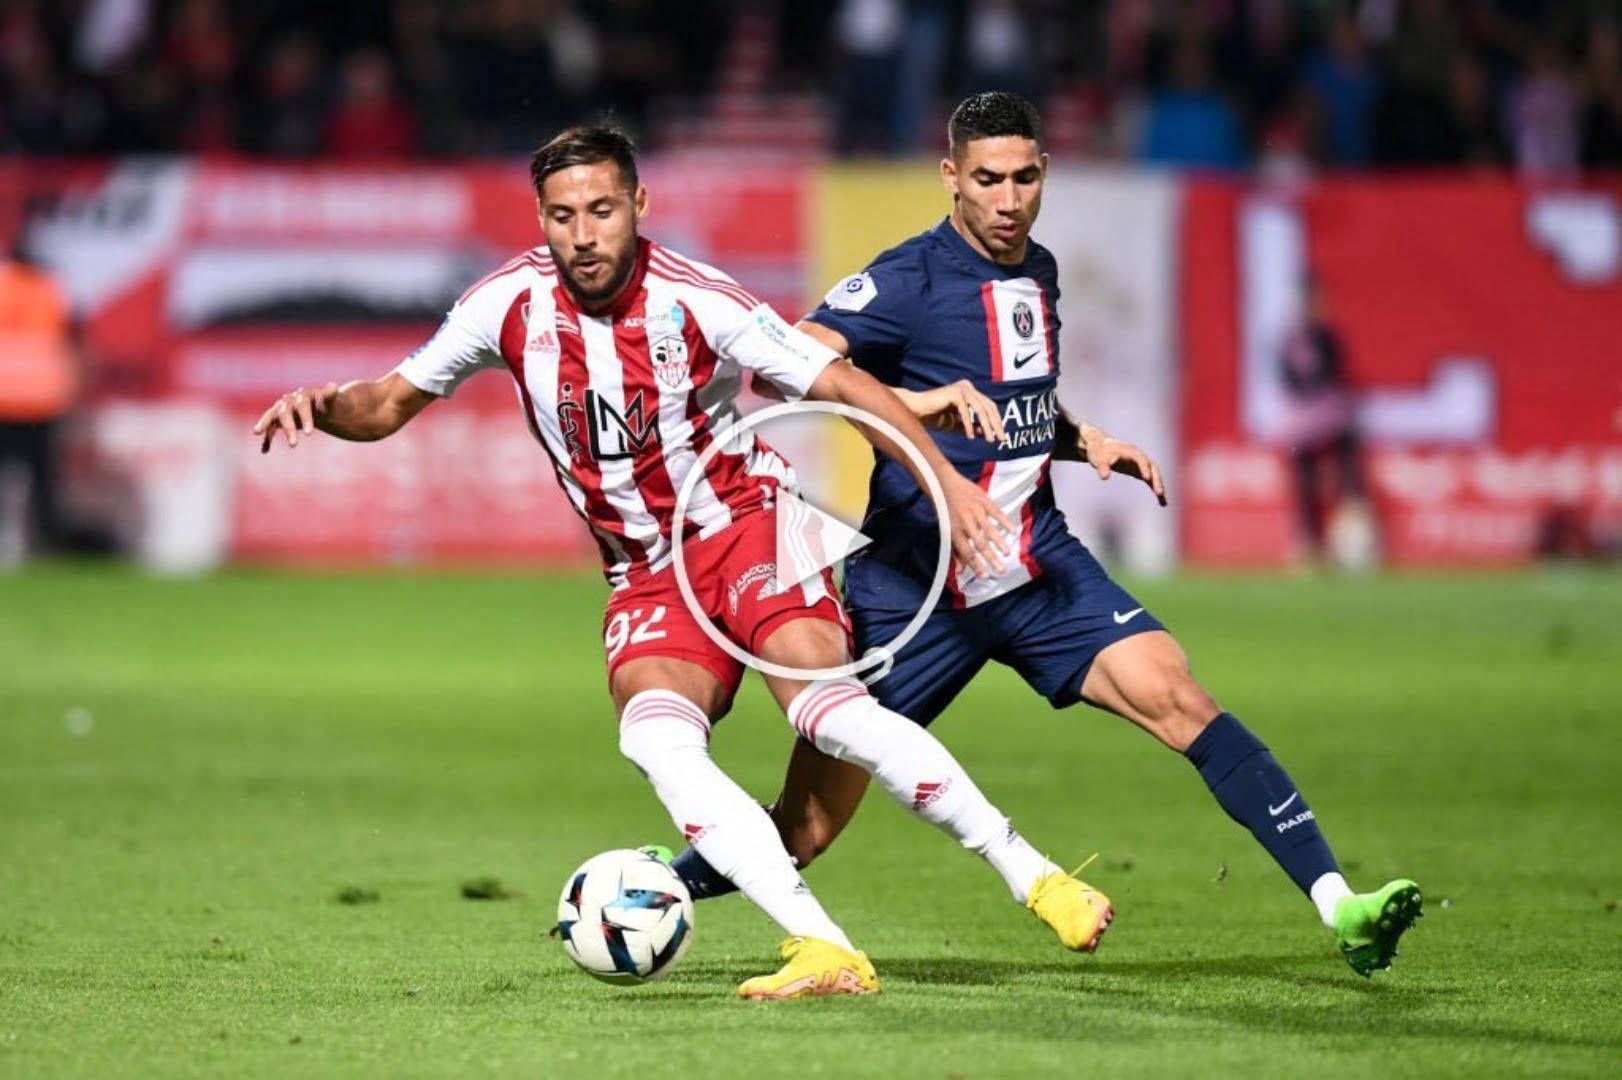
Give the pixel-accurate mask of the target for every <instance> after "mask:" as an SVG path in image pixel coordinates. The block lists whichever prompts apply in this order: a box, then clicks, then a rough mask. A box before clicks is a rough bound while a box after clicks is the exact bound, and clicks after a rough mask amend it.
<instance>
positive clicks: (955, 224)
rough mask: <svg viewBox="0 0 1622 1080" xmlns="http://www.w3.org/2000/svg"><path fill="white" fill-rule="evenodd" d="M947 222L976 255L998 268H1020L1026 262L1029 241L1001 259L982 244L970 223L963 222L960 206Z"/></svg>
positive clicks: (954, 208) (954, 210)
mask: <svg viewBox="0 0 1622 1080" xmlns="http://www.w3.org/2000/svg"><path fill="white" fill-rule="evenodd" d="M947 220H948V221H950V222H951V223H952V228H953V229H955V230H957V234H958V235H959V236H961V237H963V240H964V242H965V243H967V244H968V245H969V246H970V247H971V248H973V249H974V251H975V254H977V255H979V256H980V257H981V258H983V259H985V260H986V261H987V262H994V263H996V264H997V265H998V266H1018V265H1019V264H1020V263H1022V262H1024V261H1025V249H1026V247H1028V246H1029V244H1030V241H1029V240H1026V241H1025V243H1023V244H1021V245H1019V248H1018V249H1017V250H1015V251H1010V252H1009V253H1008V254H1007V255H1006V256H1004V257H1003V258H1001V259H999V258H997V256H995V255H993V254H992V253H991V252H989V251H987V250H986V246H985V245H984V244H982V243H981V242H980V238H979V237H977V236H975V235H974V233H973V232H971V231H970V229H969V226H968V223H967V222H965V221H964V220H963V212H962V209H961V208H960V206H953V207H952V215H951V217H949V218H947Z"/></svg>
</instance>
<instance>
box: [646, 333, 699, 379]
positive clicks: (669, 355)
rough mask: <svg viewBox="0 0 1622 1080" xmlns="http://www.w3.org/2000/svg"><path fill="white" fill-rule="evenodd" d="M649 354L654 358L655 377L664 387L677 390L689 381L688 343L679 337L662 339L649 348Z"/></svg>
mask: <svg viewBox="0 0 1622 1080" xmlns="http://www.w3.org/2000/svg"><path fill="white" fill-rule="evenodd" d="M648 353H649V355H650V356H651V357H652V358H653V374H654V377H655V378H657V379H658V380H659V382H660V383H661V384H662V385H664V386H666V387H668V388H669V389H671V390H675V389H677V388H679V387H680V386H681V384H682V383H683V382H684V381H685V380H686V379H687V373H688V371H689V369H690V365H689V363H688V356H687V342H685V341H683V340H682V339H681V338H679V337H662V338H659V339H658V340H657V341H655V342H653V343H652V344H651V345H649V346H648Z"/></svg>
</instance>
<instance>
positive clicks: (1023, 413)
mask: <svg viewBox="0 0 1622 1080" xmlns="http://www.w3.org/2000/svg"><path fill="white" fill-rule="evenodd" d="M1058 416H1059V391H1058V389H1057V388H1056V387H1052V386H1050V387H1048V388H1047V389H1046V390H1039V391H1036V392H1035V393H1030V394H1015V395H1014V396H1013V397H1011V398H1009V399H1008V400H1007V401H1006V402H1004V403H1003V407H1002V426H1003V430H1004V431H1006V432H1007V433H1008V434H1007V436H1006V437H1005V438H1004V439H1003V443H1002V445H1003V448H1004V449H1008V450H1024V449H1026V448H1028V447H1032V446H1041V445H1043V444H1045V443H1049V442H1052V441H1053V434H1054V422H1055V421H1056V420H1057V419H1058Z"/></svg>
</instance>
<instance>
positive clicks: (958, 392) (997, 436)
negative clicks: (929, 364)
mask: <svg viewBox="0 0 1622 1080" xmlns="http://www.w3.org/2000/svg"><path fill="white" fill-rule="evenodd" d="M794 328H795V329H796V330H799V331H800V332H801V333H803V334H808V335H810V336H811V337H814V338H816V339H817V340H818V341H820V342H822V343H823V344H824V345H826V346H828V348H830V349H832V350H833V351H834V352H836V353H838V354H839V355H840V356H849V355H850V342H849V341H847V340H846V339H845V335H844V334H841V333H840V332H839V331H838V330H835V329H833V328H832V327H828V326H824V325H822V324H821V323H818V322H813V321H811V320H810V319H801V320H800V321H799V323H797V324H796V325H795V327H794ZM886 385H888V384H886ZM756 389H757V390H758V389H759V386H758V385H757V386H756ZM890 389H891V390H893V391H894V392H895V396H896V397H898V398H900V399H901V403H902V404H903V405H905V406H906V407H907V409H908V410H909V411H910V412H911V413H912V415H914V416H916V417H917V418H918V419H919V420H920V421H921V422H922V423H923V425H924V426H925V427H927V428H934V429H935V430H937V431H955V430H958V429H962V431H963V434H965V435H967V436H968V437H969V438H971V439H972V438H974V437H975V436H976V435H979V436H981V437H982V438H984V439H985V440H986V441H987V442H990V443H999V442H1002V441H1003V439H1004V438H1005V436H1006V432H1005V431H1004V430H1003V426H1002V416H1001V415H1000V414H999V413H998V412H997V406H996V405H994V404H992V402H991V399H990V398H988V397H986V396H985V395H984V394H982V393H981V392H980V390H979V388H978V387H976V386H975V385H974V383H973V382H971V381H970V380H968V379H959V380H957V382H954V383H951V384H949V385H947V386H937V387H935V388H934V389H932V390H904V389H902V388H901V387H899V386H891V387H890Z"/></svg>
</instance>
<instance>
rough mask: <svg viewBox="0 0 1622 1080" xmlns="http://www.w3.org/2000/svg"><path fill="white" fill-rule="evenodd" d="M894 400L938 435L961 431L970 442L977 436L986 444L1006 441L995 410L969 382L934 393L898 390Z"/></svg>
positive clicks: (945, 387) (989, 400) (961, 382)
mask: <svg viewBox="0 0 1622 1080" xmlns="http://www.w3.org/2000/svg"><path fill="white" fill-rule="evenodd" d="M896 396H898V397H899V398H901V400H902V401H903V402H905V403H906V406H907V408H908V409H910V410H911V411H912V414H913V415H914V416H916V417H917V418H918V419H919V421H920V422H921V423H922V424H923V425H924V426H925V427H927V428H934V429H936V430H937V431H954V430H956V429H958V428H962V430H963V434H965V435H967V436H968V437H969V438H971V439H972V438H974V437H975V436H976V435H979V436H981V437H983V438H984V439H985V440H986V441H987V442H989V443H1000V442H1002V441H1003V439H1004V438H1005V437H1006V434H1007V433H1006V432H1005V431H1004V430H1003V426H1002V416H1001V414H1000V413H999V412H998V411H997V406H996V405H994V404H992V402H991V399H990V398H988V397H986V395H984V394H982V393H981V392H980V390H979V389H978V388H977V387H976V386H975V385H974V383H972V382H970V381H969V380H968V379H959V380H958V381H957V382H955V383H950V384H948V385H946V386H937V387H935V388H934V389H933V390H901V389H897V390H896Z"/></svg>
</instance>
